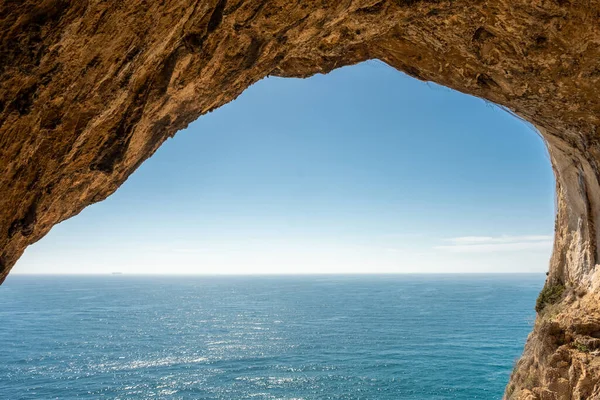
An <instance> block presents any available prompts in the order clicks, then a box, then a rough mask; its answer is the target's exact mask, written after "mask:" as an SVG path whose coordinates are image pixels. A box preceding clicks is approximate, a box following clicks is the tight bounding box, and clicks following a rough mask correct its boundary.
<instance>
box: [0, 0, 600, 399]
mask: <svg viewBox="0 0 600 400" xmlns="http://www.w3.org/2000/svg"><path fill="white" fill-rule="evenodd" d="M599 23H600V1H599V0H589V1H586V2H582V1H574V0H511V1H508V0H488V1H485V0H452V1H450V0H304V1H293V0H161V1H147V0H138V1H121V0H77V1H75V0H3V1H2V2H0V171H1V174H0V282H1V281H2V280H4V278H5V277H6V275H7V274H8V273H9V271H10V269H11V268H12V266H13V265H14V264H15V262H16V261H17V259H18V258H19V256H20V255H21V254H22V252H23V250H24V249H25V247H26V246H28V245H29V244H31V243H33V242H35V241H37V240H39V239H40V238H42V237H43V236H44V235H45V234H46V233H47V232H48V231H49V230H50V228H51V227H52V226H53V225H54V224H56V223H58V222H60V221H62V220H64V219H66V218H69V217H71V216H73V215H75V214H77V213H78V212H79V211H81V210H82V209H83V208H84V207H85V206H87V205H89V204H92V203H94V202H97V201H101V200H103V199H105V198H106V197H107V196H109V195H110V194H111V193H113V192H114V191H115V190H116V189H117V188H118V187H119V185H120V184H121V183H123V181H125V179H127V177H128V176H129V175H130V174H131V173H132V172H133V171H135V169H136V168H137V167H138V166H139V165H140V164H141V163H142V162H143V161H144V160H145V159H146V158H148V157H149V156H151V155H152V153H153V152H154V151H155V150H156V149H157V148H158V147H159V146H160V145H161V143H162V142H163V141H165V140H166V139H167V138H169V137H170V136H173V135H174V134H175V133H176V132H177V131H178V130H180V129H183V128H185V127H186V126H187V124H188V123H190V122H191V121H193V120H195V119H197V118H198V117H199V116H200V115H202V114H204V113H206V112H209V111H211V110H214V109H215V108H217V107H219V106H221V105H223V104H225V103H227V102H229V101H231V100H233V99H234V98H235V97H236V96H238V95H239V94H240V93H241V92H242V91H243V90H244V89H245V88H247V87H248V86H249V85H251V84H252V83H253V82H256V81H257V80H259V79H261V78H263V77H265V76H267V75H277V76H284V77H286V76H289V77H292V76H293V77H306V76H309V75H311V74H315V73H326V72H328V71H330V70H332V69H334V68H337V67H341V66H344V65H349V64H354V63H357V62H360V61H363V60H367V59H374V58H376V59H380V60H382V61H384V62H386V63H388V64H390V65H391V66H393V67H395V68H397V69H398V70H400V71H403V72H405V73H407V74H409V75H412V76H414V77H416V78H418V79H422V80H430V81H434V82H437V83H439V84H442V85H445V86H448V87H450V88H453V89H456V90H459V91H461V92H464V93H468V94H472V95H475V96H479V97H482V98H485V99H487V100H489V101H492V102H494V103H497V104H500V105H502V106H504V107H506V108H507V109H509V110H511V111H512V112H514V113H515V114H516V115H518V116H520V117H521V118H524V119H526V120H528V121H530V122H531V123H532V124H534V125H535V126H536V127H537V128H538V129H539V130H540V132H541V134H542V136H543V137H544V139H545V140H546V142H547V144H548V148H549V152H550V155H551V159H552V163H553V167H554V171H555V174H556V181H557V182H556V187H557V188H556V190H557V216H556V237H555V247H554V253H553V256H552V259H551V262H550V268H549V275H548V281H547V283H546V286H547V288H548V290H547V291H546V295H544V296H542V297H543V298H541V301H540V304H539V307H538V310H539V314H538V319H537V322H536V326H535V328H534V331H533V333H532V334H531V336H530V337H529V340H528V342H527V346H526V349H525V353H524V355H523V358H522V359H521V361H519V363H518V364H517V366H516V368H515V372H514V373H513V375H512V378H511V382H510V384H509V386H508V388H507V392H506V398H510V399H544V400H545V399H557V400H558V399H600V365H599V363H600V361H599V360H600V357H599V356H598V352H599V351H600V350H599V349H600V345H599V341H600V297H599V295H600V276H599V274H598V268H597V267H596V264H597V262H598V257H599V253H598V252H599V247H598V237H599V232H598V230H599V229H600V224H599V223H598V222H597V219H598V215H599V212H600V209H599V207H600V186H599V176H600V171H599V167H598V164H599V162H600V133H599V132H597V129H598V125H599V118H600V96H599V92H600V29H599V26H600V25H599ZM556 288H559V289H560V290H555V289H556ZM553 293H554V294H553Z"/></svg>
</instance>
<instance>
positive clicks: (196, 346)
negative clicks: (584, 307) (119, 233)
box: [0, 275, 544, 400]
mask: <svg viewBox="0 0 600 400" xmlns="http://www.w3.org/2000/svg"><path fill="white" fill-rule="evenodd" d="M543 281H544V276H543V275H379V276H375V275H374V276H335V275H328V276H287V277H284V276H276V277H275V276H260V277H258V276H257V277H206V276H185V277H183V276H181V277H175V276H153V277H150V276H127V275H114V276H18V275H14V276H10V277H9V278H8V279H7V281H6V282H5V284H4V285H3V286H0V399H9V400H18V399H289V400H292V399H295V400H299V399H395V400H397V399H401V400H402V399H405V400H446V399H462V400H473V399H501V397H502V394H503V391H504V387H505V385H506V383H507V381H508V378H509V375H510V372H511V370H512V368H513V365H514V362H515V359H516V358H517V357H518V356H519V355H520V354H521V352H522V349H523V345H524V343H525V339H526V337H527V334H528V333H529V332H530V330H531V329H532V323H533V319H534V317H535V313H534V311H533V306H534V302H535V298H536V296H537V293H538V292H539V290H540V289H541V287H542V285H543Z"/></svg>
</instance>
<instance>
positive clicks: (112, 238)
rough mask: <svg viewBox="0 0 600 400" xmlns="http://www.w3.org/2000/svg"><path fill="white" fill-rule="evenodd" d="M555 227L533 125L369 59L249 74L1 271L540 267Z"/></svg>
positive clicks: (547, 172)
mask: <svg viewBox="0 0 600 400" xmlns="http://www.w3.org/2000/svg"><path fill="white" fill-rule="evenodd" d="M553 224H554V178H553V175H552V171H551V168H550V163H549V159H548V155H547V152H546V149H545V147H544V144H543V143H542V141H541V139H540V138H539V137H538V135H537V134H536V132H535V130H534V129H532V128H531V127H530V126H528V125H526V124H525V123H523V122H522V121H519V120H518V119H516V118H515V117H513V116H511V115H509V114H508V113H506V112H505V111H503V110H501V109H499V108H498V107H495V106H493V105H491V104H489V103H486V102H484V101H483V100H481V99H477V98H474V97H470V96H466V95H464V94H461V93H458V92H455V91H451V90H449V89H447V88H444V87H441V86H438V85H435V84H432V83H425V82H420V81H417V80H415V79H413V78H410V77H408V76H406V75H404V74H402V73H400V72H398V71H396V70H394V69H392V68H390V67H388V66H386V65H385V64H383V63H381V62H379V61H371V62H367V63H363V64H359V65H356V66H352V67H345V68H342V69H338V70H336V71H333V72H332V73H330V74H328V75H317V76H314V77H312V78H309V79H282V78H267V79H264V80H262V81H260V82H258V83H257V84H255V85H253V86H252V87H250V88H249V89H248V90H246V92H244V93H243V94H242V95H241V96H240V97H239V98H238V99H237V100H235V101H233V102H232V103H230V104H227V105H225V106H223V107H222V108H220V109H218V110H216V111H214V112H212V113H210V114H208V115H205V116H202V117H201V118H200V119H199V120H198V121H196V122H195V123H193V124H191V125H190V126H189V128H188V129H186V130H184V131H181V132H179V133H178V134H177V135H176V136H175V138H174V139H170V140H168V141H167V142H166V143H165V144H164V145H163V147H162V148H161V149H159V151H158V152H157V153H156V154H155V155H154V156H153V157H152V158H151V159H150V160H148V161H146V163H144V164H143V165H142V166H141V167H140V168H139V170H138V171H137V172H136V173H134V174H133V175H132V176H131V177H130V178H129V180H128V181H127V182H126V183H125V184H124V185H123V186H122V187H121V188H120V189H119V190H118V191H117V192H116V193H115V194H114V195H112V196H111V197H110V198H109V199H107V200H106V201H104V202H102V203H99V204H95V205H93V206H91V207H88V208H87V209H85V210H84V211H83V212H82V213H81V214H80V215H78V216H77V217H75V218H72V219H70V220H68V221H65V222H63V223H61V224H59V225H58V226H56V227H54V228H53V230H52V231H51V232H50V233H49V234H48V235H47V236H46V237H45V238H44V239H43V240H41V241H40V242H38V243H36V244H35V245H33V246H30V248H28V249H27V251H26V253H25V255H24V256H23V257H22V259H21V260H20V261H19V262H18V263H17V265H16V267H15V269H14V272H15V273H48V272H51V271H52V272H56V273H73V272H77V273H107V272H111V271H121V272H125V273H208V274H215V273H232V274H233V273H244V274H246V273H361V272H362V273H364V272H368V273H374V272H386V273H390V272H542V271H545V270H546V268H547V263H548V258H549V255H550V249H551V240H552V230H553Z"/></svg>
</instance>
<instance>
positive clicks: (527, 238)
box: [434, 235, 552, 253]
mask: <svg viewBox="0 0 600 400" xmlns="http://www.w3.org/2000/svg"><path fill="white" fill-rule="evenodd" d="M444 241H445V242H449V244H448V245H442V246H435V247H434V248H435V249H436V250H444V251H449V252H452V253H494V252H504V251H525V250H549V249H551V248H552V236H549V235H521V236H510V235H504V236H461V237H455V238H448V239H444Z"/></svg>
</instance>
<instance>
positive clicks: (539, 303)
mask: <svg viewBox="0 0 600 400" xmlns="http://www.w3.org/2000/svg"><path fill="white" fill-rule="evenodd" d="M564 292H565V285H563V284H557V285H546V286H544V288H543V289H542V291H541V292H540V295H539V296H538V298H537V300H536V302H535V311H537V312H538V313H539V312H541V311H542V310H543V309H544V307H546V306H547V305H548V304H555V303H557V302H558V301H559V300H560V298H561V297H562V295H563V293H564Z"/></svg>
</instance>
